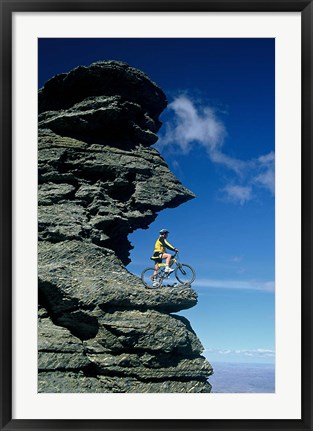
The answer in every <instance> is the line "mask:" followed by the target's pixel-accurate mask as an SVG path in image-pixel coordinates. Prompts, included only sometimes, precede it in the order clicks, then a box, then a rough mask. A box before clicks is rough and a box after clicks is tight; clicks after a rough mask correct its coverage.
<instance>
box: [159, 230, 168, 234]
mask: <svg viewBox="0 0 313 431" xmlns="http://www.w3.org/2000/svg"><path fill="white" fill-rule="evenodd" d="M165 233H169V231H168V230H167V229H161V230H160V235H164V234H165Z"/></svg>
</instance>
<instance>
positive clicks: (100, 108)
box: [38, 61, 212, 392]
mask: <svg viewBox="0 0 313 431" xmlns="http://www.w3.org/2000/svg"><path fill="white" fill-rule="evenodd" d="M166 104H167V101H166V97H165V95H164V93H163V92H162V90H160V88H159V87H157V85H156V84H154V83H153V82H151V80H150V79H149V78H148V77H147V76H146V75H145V74H143V73H142V72H141V71H139V70H137V69H134V68H132V67H130V66H128V65H127V64H124V63H121V62H115V61H105V62H97V63H93V64H92V65H90V66H89V67H78V68H76V69H74V70H72V71H71V72H69V73H67V74H61V75H57V76H55V77H54V78H52V79H51V80H50V81H48V82H47V83H46V84H45V86H44V87H43V88H42V89H41V90H40V91H39V129H38V139H39V141H38V163H39V176H38V181H39V189H38V203H39V206H38V231H39V243H38V275H39V325H38V336H39V344H38V345H39V361H38V363H39V389H38V390H39V391H40V392H210V389H211V386H210V384H209V383H208V381H207V378H208V376H209V375H210V374H212V367H211V366H210V364H209V363H208V362H207V361H206V359H205V358H204V357H203V356H202V355H201V353H202V351H203V347H202V345H201V342H200V341H199V339H198V338H197V336H196V334H195V333H194V331H193V329H192V328H191V326H190V323H189V322H188V321H187V320H186V319H185V318H182V317H180V316H177V315H175V314H173V313H175V312H177V311H180V310H183V309H187V308H190V307H192V306H194V305H196V303H197V295H196V293H195V291H193V290H192V288H191V286H184V287H180V288H175V289H171V288H169V287H168V288H162V289H156V290H149V289H146V288H145V287H144V285H143V284H142V282H141V280H140V279H139V278H138V277H137V276H135V275H133V274H131V273H130V272H129V271H128V270H127V269H126V267H125V265H127V264H128V263H129V261H130V260H129V251H130V249H131V248H132V246H131V244H130V242H129V240H128V238H127V237H128V235H129V234H130V233H131V232H133V231H134V230H135V229H138V228H141V229H146V228H147V227H148V226H149V225H150V223H151V222H152V221H153V220H154V219H155V218H156V216H157V213H158V212H159V211H160V210H162V209H164V208H170V207H176V206H178V205H180V204H181V203H183V202H186V201H187V200H189V199H191V198H193V197H194V195H193V194H192V192H190V191H189V190H187V189H186V188H185V187H183V185H182V184H181V183H180V182H179V181H178V180H177V179H176V178H175V176H174V175H173V174H172V173H171V172H170V170H169V169H168V166H167V164H166V163H165V161H164V160H163V158H162V157H161V156H160V154H159V153H158V152H157V151H156V150H155V149H153V148H151V145H152V144H154V143H155V142H156V141H157V136H156V133H157V131H158V129H159V128H160V126H161V123H160V121H159V115H160V113H161V112H162V110H163V109H164V108H165V107H166Z"/></svg>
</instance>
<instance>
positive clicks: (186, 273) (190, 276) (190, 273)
mask: <svg viewBox="0 0 313 431" xmlns="http://www.w3.org/2000/svg"><path fill="white" fill-rule="evenodd" d="M175 277H176V278H177V280H178V281H179V282H180V283H182V284H191V283H192V282H194V281H195V278H196V271H195V270H194V269H193V268H192V267H191V266H190V265H187V264H185V263H180V264H179V265H178V266H177V268H176V269H175Z"/></svg>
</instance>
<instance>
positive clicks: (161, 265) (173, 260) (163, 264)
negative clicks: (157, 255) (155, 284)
mask: <svg viewBox="0 0 313 431" xmlns="http://www.w3.org/2000/svg"><path fill="white" fill-rule="evenodd" d="M177 254H178V253H176V252H175V254H174V255H173V256H172V257H171V260H170V265H169V266H172V265H173V264H174V263H177V260H178V259H175V257H176V256H177ZM157 265H158V268H159V269H160V268H164V267H165V266H166V263H163V262H162V263H157Z"/></svg>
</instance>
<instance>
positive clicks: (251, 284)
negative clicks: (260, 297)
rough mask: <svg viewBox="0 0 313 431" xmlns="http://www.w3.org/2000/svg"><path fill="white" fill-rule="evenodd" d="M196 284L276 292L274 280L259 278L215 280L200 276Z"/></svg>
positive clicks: (216, 287)
mask: <svg viewBox="0 0 313 431" xmlns="http://www.w3.org/2000/svg"><path fill="white" fill-rule="evenodd" d="M194 285H195V286H198V287H206V288H212V289H241V290H258V291H263V292H274V290H275V282H274V281H257V280H214V279H207V278H202V279H201V278H200V279H197V280H196V281H195V282H194Z"/></svg>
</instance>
